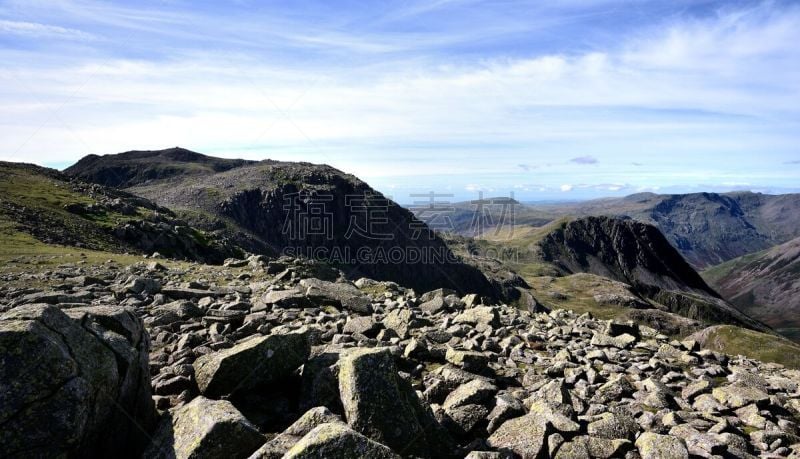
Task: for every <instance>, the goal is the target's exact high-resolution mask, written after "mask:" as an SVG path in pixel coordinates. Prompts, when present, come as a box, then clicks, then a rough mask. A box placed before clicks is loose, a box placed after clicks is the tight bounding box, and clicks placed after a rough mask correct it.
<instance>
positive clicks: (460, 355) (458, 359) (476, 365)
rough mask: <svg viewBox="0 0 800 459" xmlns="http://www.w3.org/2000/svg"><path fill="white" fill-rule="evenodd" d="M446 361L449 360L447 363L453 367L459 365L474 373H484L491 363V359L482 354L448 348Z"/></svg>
mask: <svg viewBox="0 0 800 459" xmlns="http://www.w3.org/2000/svg"><path fill="white" fill-rule="evenodd" d="M445 359H447V361H448V362H450V363H452V364H453V365H458V366H459V367H461V368H463V369H465V370H467V371H471V372H474V373H480V372H482V371H483V370H484V369H485V368H486V365H487V364H488V363H489V358H488V357H487V356H486V354H484V353H482V352H477V351H465V350H461V349H453V348H451V347H448V348H447V351H446V353H445Z"/></svg>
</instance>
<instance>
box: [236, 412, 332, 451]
mask: <svg viewBox="0 0 800 459" xmlns="http://www.w3.org/2000/svg"><path fill="white" fill-rule="evenodd" d="M327 423H336V424H344V423H343V422H342V420H341V419H339V417H338V416H336V415H335V414H333V413H331V411H330V410H329V409H327V408H325V407H324V406H318V407H316V408H312V409H310V410H308V411H306V413H305V414H304V415H302V416H300V419H298V420H297V421H295V422H294V423H293V424H292V425H291V426H289V428H287V429H286V430H284V431H283V432H282V433H281V434H279V435H277V436H276V437H275V438H273V439H271V440H270V441H268V442H267V443H265V444H264V445H263V446H262V447H261V448H259V449H258V451H256V452H255V453H253V454H252V455H251V456H250V459H277V458H280V457H283V455H284V454H286V453H287V452H288V451H289V449H290V448H291V447H292V446H294V445H295V444H296V443H297V442H298V441H300V439H301V438H302V437H303V436H305V435H307V434H308V433H309V432H311V431H312V430H314V428H316V427H317V426H319V425H321V424H327Z"/></svg>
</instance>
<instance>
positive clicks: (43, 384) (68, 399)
mask: <svg viewBox="0 0 800 459" xmlns="http://www.w3.org/2000/svg"><path fill="white" fill-rule="evenodd" d="M70 313H71V314H72V315H73V317H74V318H75V319H72V318H70V317H68V316H67V315H66V314H65V313H64V312H63V311H61V310H60V309H58V308H56V307H54V306H48V305H42V304H31V305H25V306H20V307H17V308H14V309H11V310H10V311H7V312H6V313H4V314H3V315H2V316H0V425H2V429H0V445H2V449H3V454H2V455H3V456H28V457H30V456H38V457H47V456H67V455H69V456H76V457H77V456H91V457H100V456H109V455H114V454H117V453H118V452H119V451H127V452H129V453H130V454H131V455H136V454H137V452H140V451H142V449H143V448H144V446H145V445H146V431H147V430H148V429H150V428H151V427H152V424H153V421H154V417H155V408H154V406H153V402H152V399H151V390H150V377H149V371H148V352H149V347H150V342H149V340H148V338H147V334H146V333H145V332H144V327H143V325H142V322H141V320H140V319H139V318H138V317H137V316H136V314H135V313H134V312H133V311H132V310H131V309H128V308H119V307H115V308H110V307H109V308H105V307H86V308H80V309H75V310H72V311H70Z"/></svg>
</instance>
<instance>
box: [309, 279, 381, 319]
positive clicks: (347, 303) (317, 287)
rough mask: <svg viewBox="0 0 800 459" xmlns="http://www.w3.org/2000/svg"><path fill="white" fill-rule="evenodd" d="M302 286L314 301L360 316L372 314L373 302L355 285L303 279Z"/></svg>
mask: <svg viewBox="0 0 800 459" xmlns="http://www.w3.org/2000/svg"><path fill="white" fill-rule="evenodd" d="M300 285H301V286H302V287H304V288H305V289H306V292H305V293H306V296H307V297H308V298H309V299H311V300H312V301H316V302H322V303H328V304H332V305H334V306H340V307H343V308H344V309H347V310H348V311H353V312H356V313H360V314H371V313H372V300H371V299H370V298H369V297H368V296H366V295H364V294H363V293H362V292H361V290H359V289H358V288H357V287H356V286H355V285H353V284H350V283H344V282H328V281H324V280H320V279H303V280H302V281H300Z"/></svg>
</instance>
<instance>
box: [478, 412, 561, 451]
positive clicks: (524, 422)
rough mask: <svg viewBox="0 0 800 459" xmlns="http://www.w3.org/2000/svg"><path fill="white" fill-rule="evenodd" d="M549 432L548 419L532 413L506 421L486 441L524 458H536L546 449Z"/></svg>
mask: <svg viewBox="0 0 800 459" xmlns="http://www.w3.org/2000/svg"><path fill="white" fill-rule="evenodd" d="M547 433H548V432H547V421H546V420H544V419H542V417H541V416H539V415H538V414H536V413H531V414H526V415H525V416H522V417H519V418H514V419H510V420H508V421H506V422H504V423H503V424H502V425H501V426H500V427H499V428H498V429H497V430H496V431H495V432H494V433H493V434H492V435H491V436H490V437H489V438H488V439H487V440H486V442H487V443H488V444H489V446H491V447H493V448H497V449H499V450H503V451H508V452H512V453H514V454H516V455H517V456H519V457H521V458H522V459H536V458H538V457H541V456H542V454H543V453H544V452H545V451H546V439H547V437H546V435H547Z"/></svg>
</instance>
